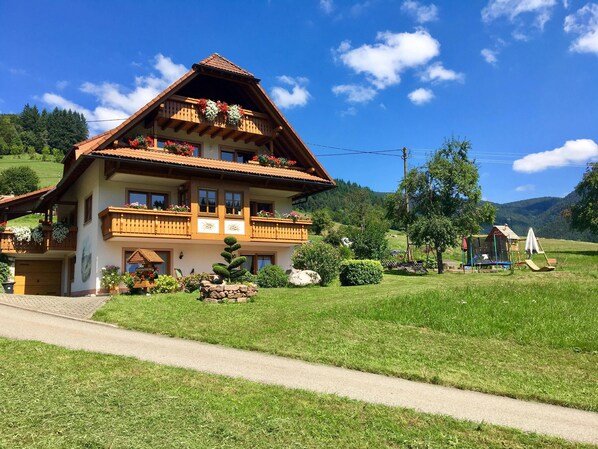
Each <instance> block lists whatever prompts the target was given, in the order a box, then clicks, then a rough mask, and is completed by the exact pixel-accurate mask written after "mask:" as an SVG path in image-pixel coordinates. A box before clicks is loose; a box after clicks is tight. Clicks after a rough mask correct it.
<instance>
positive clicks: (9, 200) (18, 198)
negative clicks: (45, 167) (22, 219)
mask: <svg viewBox="0 0 598 449" xmlns="http://www.w3.org/2000/svg"><path fill="white" fill-rule="evenodd" d="M54 187H56V186H50V187H44V188H43V189H39V190H34V191H33V192H27V193H24V194H22V195H17V196H5V197H4V198H2V199H1V200H0V205H3V206H4V205H6V204H10V203H14V202H19V201H22V200H27V199H33V198H35V197H41V196H42V195H43V194H44V193H46V192H49V191H50V190H53V189H54Z"/></svg>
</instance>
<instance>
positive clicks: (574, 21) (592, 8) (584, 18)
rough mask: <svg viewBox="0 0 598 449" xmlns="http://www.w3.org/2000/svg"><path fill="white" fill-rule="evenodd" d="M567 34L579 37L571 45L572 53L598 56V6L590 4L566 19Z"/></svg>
mask: <svg viewBox="0 0 598 449" xmlns="http://www.w3.org/2000/svg"><path fill="white" fill-rule="evenodd" d="M564 28H565V32H566V33H574V34H577V35H578V36H579V37H578V38H577V39H576V40H575V41H574V42H573V43H572V44H571V47H570V48H569V49H570V50H571V51H574V52H577V53H594V54H597V55H598V4H596V3H588V4H587V5H585V6H584V7H582V8H580V9H578V10H577V11H576V12H575V13H573V14H570V15H568V16H567V17H565V27H564Z"/></svg>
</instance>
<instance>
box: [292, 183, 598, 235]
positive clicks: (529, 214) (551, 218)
mask: <svg viewBox="0 0 598 449" xmlns="http://www.w3.org/2000/svg"><path fill="white" fill-rule="evenodd" d="M335 181H336V183H337V188H336V189H332V190H328V191H326V192H323V193H319V194H316V195H313V196H311V197H309V198H308V199H307V200H306V201H305V202H303V203H300V204H298V205H297V208H299V209H301V210H304V211H306V212H314V211H316V210H318V209H329V210H330V211H331V213H332V218H333V220H335V221H337V222H339V223H346V222H347V217H348V216H349V215H350V214H351V211H353V210H355V208H356V202H361V201H367V202H369V203H370V205H371V206H373V207H376V208H380V209H383V208H384V197H385V196H386V195H387V193H382V192H374V191H373V190H371V189H370V188H368V187H364V186H361V185H359V184H356V183H354V182H350V181H344V180H342V179H335ZM576 201H577V195H576V194H575V192H573V193H570V194H569V195H567V196H566V197H565V198H557V197H541V198H531V199H528V200H522V201H515V202H512V203H505V204H498V203H492V204H493V206H494V207H495V208H496V219H495V221H494V222H495V224H505V223H507V224H508V225H509V226H510V227H511V228H512V229H513V230H514V231H515V232H516V233H517V234H519V235H520V236H522V237H524V236H525V235H527V230H528V228H529V227H533V228H534V231H535V232H536V235H538V236H540V237H547V238H557V239H568V240H583V241H587V242H598V236H592V235H591V234H590V233H588V232H577V231H572V230H571V229H570V227H569V224H568V223H567V221H566V220H565V219H564V218H563V217H562V216H561V212H562V211H563V210H564V209H566V208H568V207H570V206H571V205H572V204H573V203H575V202H576Z"/></svg>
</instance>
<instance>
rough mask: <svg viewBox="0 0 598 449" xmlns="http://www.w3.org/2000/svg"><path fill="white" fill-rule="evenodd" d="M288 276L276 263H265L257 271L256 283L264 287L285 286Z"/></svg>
mask: <svg viewBox="0 0 598 449" xmlns="http://www.w3.org/2000/svg"><path fill="white" fill-rule="evenodd" d="M288 282H289V278H288V277H287V274H286V273H285V272H284V270H283V269H282V268H281V267H279V266H278V265H266V266H265V267H263V268H262V269H261V270H260V271H258V273H257V285H258V287H264V288H282V287H286V286H287V284H288Z"/></svg>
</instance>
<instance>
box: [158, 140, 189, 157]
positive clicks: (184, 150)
mask: <svg viewBox="0 0 598 449" xmlns="http://www.w3.org/2000/svg"><path fill="white" fill-rule="evenodd" d="M164 149H165V150H166V151H168V152H170V153H172V154H177V155H179V156H193V152H194V151H195V147H194V146H193V145H191V144H190V143H187V142H178V141H174V140H167V141H166V142H164Z"/></svg>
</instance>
